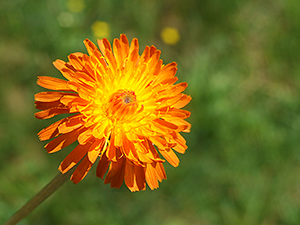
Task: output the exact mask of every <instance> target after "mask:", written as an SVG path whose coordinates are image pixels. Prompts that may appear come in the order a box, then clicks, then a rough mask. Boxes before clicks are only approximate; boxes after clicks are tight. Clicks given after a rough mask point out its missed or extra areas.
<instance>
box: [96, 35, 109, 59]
mask: <svg viewBox="0 0 300 225" xmlns="http://www.w3.org/2000/svg"><path fill="white" fill-rule="evenodd" d="M98 46H99V49H100V51H101V53H102V55H104V56H106V51H110V52H111V45H110V43H109V41H108V40H107V39H106V38H104V39H102V40H98Z"/></svg>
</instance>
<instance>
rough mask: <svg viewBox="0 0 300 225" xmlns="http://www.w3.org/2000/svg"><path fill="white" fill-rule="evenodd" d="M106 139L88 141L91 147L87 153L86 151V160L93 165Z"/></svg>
mask: <svg viewBox="0 0 300 225" xmlns="http://www.w3.org/2000/svg"><path fill="white" fill-rule="evenodd" d="M105 141H106V139H105V138H102V139H100V140H99V139H97V140H95V141H93V139H92V140H91V141H90V142H92V143H93V144H92V145H91V147H90V149H89V151H88V154H87V156H88V159H89V160H90V162H92V163H95V161H96V160H97V158H98V156H99V155H100V152H101V150H102V148H103V146H104V143H105Z"/></svg>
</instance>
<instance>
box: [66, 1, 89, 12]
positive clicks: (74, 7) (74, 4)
mask: <svg viewBox="0 0 300 225" xmlns="http://www.w3.org/2000/svg"><path fill="white" fill-rule="evenodd" d="M67 6H68V9H69V10H70V11H71V12H75V13H78V12H81V11H82V10H83V9H84V8H85V3H84V1H83V0H68V3H67Z"/></svg>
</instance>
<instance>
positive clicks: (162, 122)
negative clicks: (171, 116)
mask: <svg viewBox="0 0 300 225" xmlns="http://www.w3.org/2000/svg"><path fill="white" fill-rule="evenodd" d="M153 121H154V122H156V123H158V124H160V125H161V126H164V127H167V128H169V129H172V130H176V129H178V126H176V125H175V124H173V123H170V122H168V121H165V120H162V119H155V120H153Z"/></svg>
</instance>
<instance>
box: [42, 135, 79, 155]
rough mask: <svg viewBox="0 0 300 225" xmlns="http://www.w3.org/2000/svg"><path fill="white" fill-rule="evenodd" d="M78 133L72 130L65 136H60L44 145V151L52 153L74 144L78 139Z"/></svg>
mask: <svg viewBox="0 0 300 225" xmlns="http://www.w3.org/2000/svg"><path fill="white" fill-rule="evenodd" d="M78 135H79V131H78V130H74V131H72V132H70V133H67V134H62V135H60V136H58V137H57V138H55V139H54V140H52V141H50V142H49V143H48V144H46V145H45V148H46V150H47V151H48V153H53V152H57V151H59V150H61V149H62V148H65V147H67V146H68V145H70V144H72V143H73V142H75V141H76V140H77V138H78Z"/></svg>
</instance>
